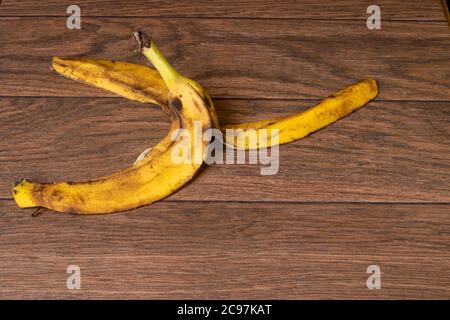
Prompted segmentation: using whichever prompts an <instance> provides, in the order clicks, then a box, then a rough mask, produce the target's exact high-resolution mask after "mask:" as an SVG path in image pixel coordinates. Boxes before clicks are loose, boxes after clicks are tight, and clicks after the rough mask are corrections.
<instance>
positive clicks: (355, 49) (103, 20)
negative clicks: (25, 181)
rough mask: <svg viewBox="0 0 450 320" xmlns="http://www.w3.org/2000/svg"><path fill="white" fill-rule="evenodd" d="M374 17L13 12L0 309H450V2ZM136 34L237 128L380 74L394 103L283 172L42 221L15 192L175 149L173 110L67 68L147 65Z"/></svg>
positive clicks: (302, 5)
mask: <svg viewBox="0 0 450 320" xmlns="http://www.w3.org/2000/svg"><path fill="white" fill-rule="evenodd" d="M372 2H373V1H366V0H361V1H357V0H343V1H331V0H321V1H319V0H306V1H265V0H264V1H263V0H261V1H230V0H227V1H222V0H209V1H173V4H170V1H163V2H161V3H160V2H159V1H107V0H102V1H93V0H78V1H76V4H78V5H79V6H80V8H81V29H80V30H76V29H74V30H69V29H68V28H67V27H66V19H67V17H68V15H67V13H66V9H67V7H68V6H69V5H70V4H73V3H74V1H56V0H48V1H23V0H22V1H18V0H4V1H3V3H2V4H1V6H0V134H1V140H0V166H1V168H2V169H1V171H0V284H1V286H0V298H13V299H16V298H69V299H71V298H160V299H174V298H200V299H203V298H208V299H210V298H211V299H212V298H235V299H241V298H266V299H269V298H277V299H278V298H281V299H299V298H308V299H309V298H326V299H329V298H333V299H335V298H352V299H360V298H368V299H377V298H432V299H434V298H449V297H450V205H449V204H450V156H449V154H450V153H449V151H450V89H449V88H450V77H449V75H450V55H449V52H450V32H449V27H448V25H447V22H446V20H445V18H444V14H443V11H442V7H441V4H440V2H439V1H417V2H415V3H411V4H408V5H405V4H404V1H401V0H378V1H376V4H377V5H379V6H380V8H381V29H379V30H369V29H368V28H367V26H366V19H367V18H368V17H369V14H367V13H366V10H367V7H368V6H369V5H371V4H373V3H372ZM275 3H276V4H275ZM137 27H139V28H141V29H142V30H144V31H146V32H148V33H150V34H151V35H152V36H154V37H155V39H156V40H157V42H158V44H159V46H160V48H161V50H162V51H163V52H164V53H165V54H166V55H167V57H168V58H169V60H170V61H171V62H172V63H173V64H174V66H176V67H177V68H178V69H179V70H180V72H181V73H183V74H185V75H187V76H189V77H191V78H194V79H196V80H198V81H199V82H200V83H201V84H202V85H204V86H205V87H206V88H207V89H208V90H209V92H210V93H211V95H212V96H213V99H214V102H215V104H216V109H217V112H218V115H219V118H220V120H221V122H222V123H237V122H242V121H252V120H257V119H265V118H270V117H275V116H282V115H287V114H291V113H295V112H298V111H300V110H303V109H306V108H307V107H310V106H312V105H314V104H315V103H317V102H318V101H320V100H321V99H322V98H324V97H326V96H328V95H329V94H331V93H333V92H334V91H336V90H339V89H341V88H344V87H345V86H347V85H350V84H353V83H355V82H357V81H359V80H361V79H364V78H369V77H373V78H375V79H377V80H378V81H379V84H380V94H379V96H378V98H377V99H376V101H374V102H372V103H370V104H369V105H368V106H367V107H365V108H364V109H362V110H360V111H358V112H356V113H354V114H352V115H351V116H350V117H348V118H346V119H344V120H342V121H340V122H338V123H336V124H334V125H332V126H330V127H327V128H325V129H323V130H321V131H320V132H317V133H316V134H314V135H312V136H310V137H308V138H306V139H304V140H301V141H297V142H295V143H292V144H289V145H284V146H281V147H280V160H281V163H280V170H279V173H278V174H277V175H274V176H261V175H260V174H259V173H260V171H259V169H260V167H259V166H256V165H250V164H248V165H237V164H236V165H214V166H209V167H205V168H204V169H203V170H202V171H201V173H200V174H199V175H198V176H197V177H196V179H195V180H194V181H193V182H192V183H190V184H189V185H187V186H186V187H185V188H183V189H182V190H180V191H179V192H177V193H176V194H174V195H172V196H170V197H169V198H167V199H165V200H163V201H161V202H159V203H156V204H154V205H151V206H147V207H144V208H140V209H138V210H134V211H129V212H125V213H118V214H113V215H103V216H76V215H64V214H55V213H53V212H50V211H47V210H43V211H42V214H41V215H40V216H38V217H31V213H32V212H33V210H32V209H27V210H25V209H19V208H18V207H17V206H16V205H15V203H14V201H13V200H12V196H11V188H12V187H13V185H14V182H15V181H17V180H19V179H21V178H23V177H26V178H29V179H31V180H38V181H54V180H84V179H91V178H94V177H98V176H102V175H106V174H108V173H111V172H113V171H115V170H119V169H121V168H124V167H126V166H128V165H129V164H130V163H132V162H133V161H134V160H135V158H136V157H137V155H138V154H139V153H140V152H141V151H143V150H144V149H146V148H148V147H150V146H152V145H154V144H155V143H157V142H158V141H159V140H160V139H161V138H162V137H163V136H164V135H165V134H166V131H167V129H168V127H169V119H168V117H167V116H166V115H165V114H164V113H163V112H162V111H161V110H159V109H158V108H157V107H154V106H151V105H143V104H139V103H135V102H131V101H128V100H125V99H122V98H120V97H116V96H113V95H112V94H109V93H107V92H105V91H102V90H99V89H95V88H90V87H87V86H85V85H82V84H79V83H76V82H74V81H70V80H67V79H64V78H61V77H59V76H58V75H56V74H55V73H53V72H52V71H51V70H50V68H49V65H50V61H51V57H52V56H56V55H58V56H68V55H83V56H92V57H97V58H109V59H116V60H125V61H132V62H138V63H143V64H145V63H146V62H145V60H144V59H143V58H142V57H139V56H138V55H137V54H135V53H134V52H133V51H132V42H131V37H130V34H131V32H132V31H133V30H134V29H135V28H137ZM69 265H78V266H79V267H80V269H81V289H80V290H69V289H68V288H67V287H66V280H67V277H68V276H69V275H68V274H67V273H66V268H67V267H68V266H69ZM369 265H377V266H379V268H380V269H381V289H379V290H376V289H375V290H369V289H368V288H367V286H366V280H367V278H368V277H369V274H367V267H368V266H369Z"/></svg>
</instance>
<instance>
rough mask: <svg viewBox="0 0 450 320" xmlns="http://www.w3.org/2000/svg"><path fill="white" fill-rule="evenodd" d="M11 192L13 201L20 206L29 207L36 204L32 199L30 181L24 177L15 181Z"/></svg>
mask: <svg viewBox="0 0 450 320" xmlns="http://www.w3.org/2000/svg"><path fill="white" fill-rule="evenodd" d="M12 194H13V198H14V201H15V202H16V204H17V205H18V206H19V207H20V208H31V207H36V206H37V204H36V203H35V202H34V200H33V188H32V182H30V181H28V180H26V179H22V180H20V181H18V182H16V183H15V185H14V188H13V190H12Z"/></svg>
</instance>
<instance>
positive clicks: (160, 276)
mask: <svg viewBox="0 0 450 320" xmlns="http://www.w3.org/2000/svg"><path fill="white" fill-rule="evenodd" d="M28 213H29V212H27V211H26V210H21V209H18V208H17V207H16V206H15V204H14V203H13V201H5V200H3V201H0V230H1V235H2V245H1V246H0V282H1V283H2V289H1V290H0V298H18V297H20V298H36V297H41V298H58V299H60V298H80V297H83V298H117V297H122V298H138V299H143V298H153V299H154V298H158V299H167V298H170V299H176V298H199V299H204V298H208V299H223V298H226V299H229V298H234V299H244V298H247V299H248V298H254V299H260V298H264V299H269V298H277V299H280V298H285V299H286V298H289V299H295V298H319V297H320V298H357V299H362V298H448V296H449V294H450V291H449V288H450V275H449V273H448V272H447V271H448V266H449V264H450V232H449V230H450V229H449V228H450V215H449V214H448V213H449V211H448V206H447V205H398V204H389V205H388V204H384V205H380V204H378V205H370V204H274V203H271V204H248V203H208V202H202V203H183V204H182V205H181V204H180V203H170V202H161V203H157V204H155V205H152V206H148V207H144V208H141V209H138V210H135V211H132V212H129V213H125V214H113V215H109V216H91V217H80V216H71V215H59V214H46V213H44V215H43V216H41V217H38V218H32V217H31V216H30V215H29V214H28ZM125 235H126V236H125ZM70 264H76V265H78V266H79V267H80V268H81V276H82V280H81V286H82V289H81V290H80V291H78V292H74V291H71V290H68V289H66V278H67V276H68V275H67V274H66V273H65V272H66V268H67V266H68V265H70ZM372 264H377V265H378V266H379V267H380V268H381V270H382V289H381V290H368V289H367V287H366V279H367V277H368V275H367V274H366V269H367V267H368V266H369V265H372Z"/></svg>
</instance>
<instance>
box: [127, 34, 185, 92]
mask: <svg viewBox="0 0 450 320" xmlns="http://www.w3.org/2000/svg"><path fill="white" fill-rule="evenodd" d="M133 35H134V38H135V40H136V41H137V44H138V51H139V52H142V53H143V54H144V56H145V57H146V58H147V59H149V60H150V62H151V63H152V64H153V66H154V67H155V68H156V70H158V72H159V73H160V74H161V77H162V78H163V80H164V82H165V84H166V85H167V87H168V88H169V90H170V88H171V87H172V86H173V84H174V83H175V81H176V80H177V78H179V77H180V75H179V74H178V72H177V71H176V70H175V69H174V68H173V67H172V66H171V65H170V64H169V62H168V61H167V60H166V58H164V56H163V55H162V53H161V51H159V49H158V47H157V46H156V44H155V42H154V41H153V39H152V38H150V37H149V36H148V35H146V34H145V33H143V32H140V31H136V32H135V33H134V34H133Z"/></svg>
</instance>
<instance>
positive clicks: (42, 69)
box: [0, 17, 450, 101]
mask: <svg viewBox="0 0 450 320" xmlns="http://www.w3.org/2000/svg"><path fill="white" fill-rule="evenodd" d="M443 22H444V23H443ZM443 22H420V23H419V22H409V21H406V22H405V21H391V22H389V21H386V22H385V23H384V24H383V29H382V30H381V31H380V32H376V31H372V32H369V31H370V30H368V29H367V27H366V24H365V22H364V21H363V22H361V21H322V20H320V21H317V20H293V21H291V20H287V21H286V20H261V19H256V20H255V19H252V20H248V19H244V20H234V19H200V20H199V19H157V18H101V19H99V18H85V19H83V27H82V29H81V30H79V31H75V30H68V29H67V28H66V27H65V20H64V19H63V18H34V17H33V18H4V19H1V20H0V29H1V30H3V32H2V33H1V34H0V43H2V44H3V45H4V49H3V50H2V51H1V52H0V82H1V83H2V86H0V95H5V96H17V95H19V96H35V95H38V96H42V95H44V96H49V95H50V96H55V95H57V96H61V95H64V96H85V95H91V96H98V95H101V96H105V95H107V93H105V92H102V91H99V90H94V89H90V88H86V87H85V86H81V85H77V84H74V83H73V82H71V81H63V80H61V78H60V77H57V76H55V74H54V73H53V72H52V71H51V70H50V68H49V64H50V57H52V56H55V55H59V56H66V55H85V56H93V57H103V58H110V59H115V60H126V61H135V62H139V63H143V64H145V63H147V62H146V61H145V58H142V57H138V56H137V55H136V54H135V53H134V52H133V48H134V47H133V43H132V41H131V36H130V35H131V32H132V31H133V30H134V29H135V28H136V27H141V28H142V29H143V30H151V31H152V34H154V35H155V38H156V40H158V43H159V44H160V47H161V49H162V50H163V52H164V53H166V54H167V56H168V58H169V59H170V61H173V63H174V64H175V65H176V66H177V67H178V68H179V69H180V72H184V73H185V74H187V75H189V76H190V77H192V78H194V79H197V80H198V81H199V82H200V83H202V84H203V85H204V86H205V87H206V88H208V89H209V92H210V93H211V95H212V96H214V97H216V98H219V97H224V98H236V97H238V98H251V99H255V98H264V99H269V98H270V99H277V98H278V99H311V98H314V99H320V98H323V97H324V96H326V95H329V94H330V93H332V92H333V91H335V90H340V89H341V88H342V87H344V86H346V85H350V84H353V83H355V82H356V81H359V80H361V79H364V78H369V77H373V78H376V79H377V80H378V81H379V82H380V95H379V97H378V98H379V99H389V100H444V101H448V100H450V90H448V88H449V87H450V78H449V77H448V74H449V68H450V67H449V66H450V55H449V54H448V53H449V52H450V33H449V32H448V27H447V25H446V23H445V21H443ZM26 30H32V32H31V33H27V32H26ZM199 30H201V32H199ZM19 57H20V59H19ZM250 61H251V63H249V62H250ZM199 62H200V63H199ZM43 82H45V83H46V84H47V85H46V86H45V87H43V86H42V83H43ZM225 84H226V85H225Z"/></svg>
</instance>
